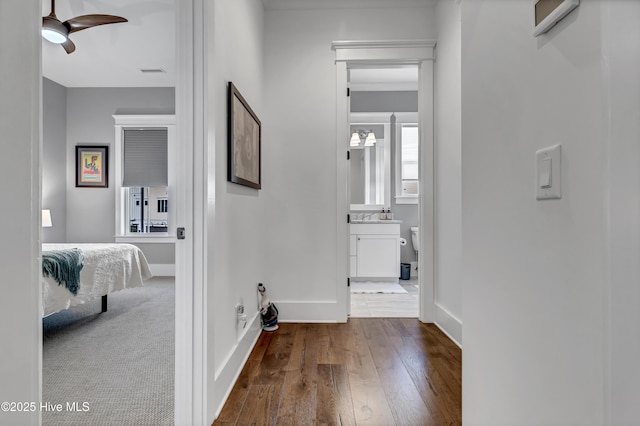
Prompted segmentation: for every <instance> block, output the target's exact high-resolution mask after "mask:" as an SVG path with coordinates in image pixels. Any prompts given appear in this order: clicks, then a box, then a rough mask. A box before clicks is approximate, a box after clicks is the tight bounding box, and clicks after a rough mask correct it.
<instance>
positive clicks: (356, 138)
mask: <svg viewBox="0 0 640 426" xmlns="http://www.w3.org/2000/svg"><path fill="white" fill-rule="evenodd" d="M362 139H364V146H373V145H374V144H375V143H376V135H375V133H373V130H355V131H354V132H353V133H352V134H351V140H350V141H349V145H351V146H359V145H360V142H361V140H362Z"/></svg>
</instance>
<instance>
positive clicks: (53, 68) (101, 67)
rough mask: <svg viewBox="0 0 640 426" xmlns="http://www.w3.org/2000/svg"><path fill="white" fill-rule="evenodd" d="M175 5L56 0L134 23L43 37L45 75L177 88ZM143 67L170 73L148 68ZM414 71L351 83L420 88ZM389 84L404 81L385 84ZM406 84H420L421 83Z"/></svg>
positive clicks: (341, 0) (354, 3)
mask: <svg viewBox="0 0 640 426" xmlns="http://www.w3.org/2000/svg"><path fill="white" fill-rule="evenodd" d="M0 1H6V0H0ZM262 1H263V4H264V6H265V8H266V9H284V8H288V9H300V8H307V9H316V8H363V7H367V8H371V7H373V8H388V7H425V6H434V5H435V4H436V3H437V0H262ZM175 8H176V0H57V1H56V15H57V16H58V19H60V20H61V21H63V22H64V21H65V20H67V19H70V18H72V17H75V16H79V15H87V14H93V13H98V14H107V15H116V16H122V17H123V18H126V19H128V20H129V22H125V23H119V24H111V25H102V26H98V27H95V28H90V29H87V30H82V31H79V32H76V33H73V34H71V37H70V38H71V40H72V41H73V42H74V43H75V45H76V51H75V52H73V53H71V54H67V53H66V52H65V51H64V49H63V48H62V47H61V46H58V45H54V44H52V43H49V42H48V41H46V40H44V39H43V40H42V74H43V75H44V76H45V77H47V78H48V79H50V80H53V81H55V82H57V83H59V84H61V85H63V86H65V87H173V86H175V82H176V75H175V71H176V67H175V20H176V19H175ZM50 10H51V5H50V0H43V1H42V15H43V16H45V15H48V14H49V12H50ZM141 69H162V70H164V71H165V72H164V73H143V72H142V71H141ZM354 71H355V70H354ZM409 73H410V71H409V70H408V69H403V68H400V69H395V70H386V71H383V74H381V75H379V76H377V77H375V76H371V75H369V74H370V70H368V71H367V70H357V72H356V73H355V74H353V73H352V80H351V82H352V88H353V84H356V85H357V84H360V83H362V84H368V85H369V86H367V87H370V89H366V90H417V74H416V77H415V83H409V82H408V80H409V79H410V77H409ZM360 79H362V82H360V81H359V80H360ZM376 79H377V80H376ZM380 79H382V80H380ZM390 83H393V84H396V85H399V86H397V87H396V88H392V89H383V88H382V87H385V86H384V85H388V84H390ZM372 84H373V86H372ZM407 84H415V87H416V88H415V89H412V88H411V86H407ZM371 87H378V89H371ZM402 87H405V88H402ZM354 90H355V88H354ZM363 90H364V89H363Z"/></svg>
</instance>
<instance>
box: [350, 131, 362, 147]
mask: <svg viewBox="0 0 640 426" xmlns="http://www.w3.org/2000/svg"><path fill="white" fill-rule="evenodd" d="M349 145H351V146H358V145H360V135H358V132H353V134H352V135H351V140H350V141H349Z"/></svg>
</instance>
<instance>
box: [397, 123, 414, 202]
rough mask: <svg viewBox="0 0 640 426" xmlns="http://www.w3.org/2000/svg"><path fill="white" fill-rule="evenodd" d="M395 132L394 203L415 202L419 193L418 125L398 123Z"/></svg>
mask: <svg viewBox="0 0 640 426" xmlns="http://www.w3.org/2000/svg"><path fill="white" fill-rule="evenodd" d="M396 134H397V139H396V141H397V142H396V145H397V146H396V159H397V161H396V203H398V204H415V203H417V202H418V194H419V186H418V184H419V180H418V179H419V150H418V146H419V141H420V136H419V131H418V125H417V124H415V123H411V124H400V125H399V126H398V131H397V133H396Z"/></svg>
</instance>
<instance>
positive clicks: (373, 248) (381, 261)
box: [349, 220, 401, 280]
mask: <svg viewBox="0 0 640 426" xmlns="http://www.w3.org/2000/svg"><path fill="white" fill-rule="evenodd" d="M400 223H401V221H399V220H380V221H363V222H359V223H354V222H352V223H351V225H350V236H349V237H350V241H349V242H350V244H349V245H350V255H351V256H350V260H351V262H350V267H351V277H352V278H374V279H375V278H381V279H387V280H388V279H392V280H397V279H398V276H399V273H400V272H399V271H400Z"/></svg>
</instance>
